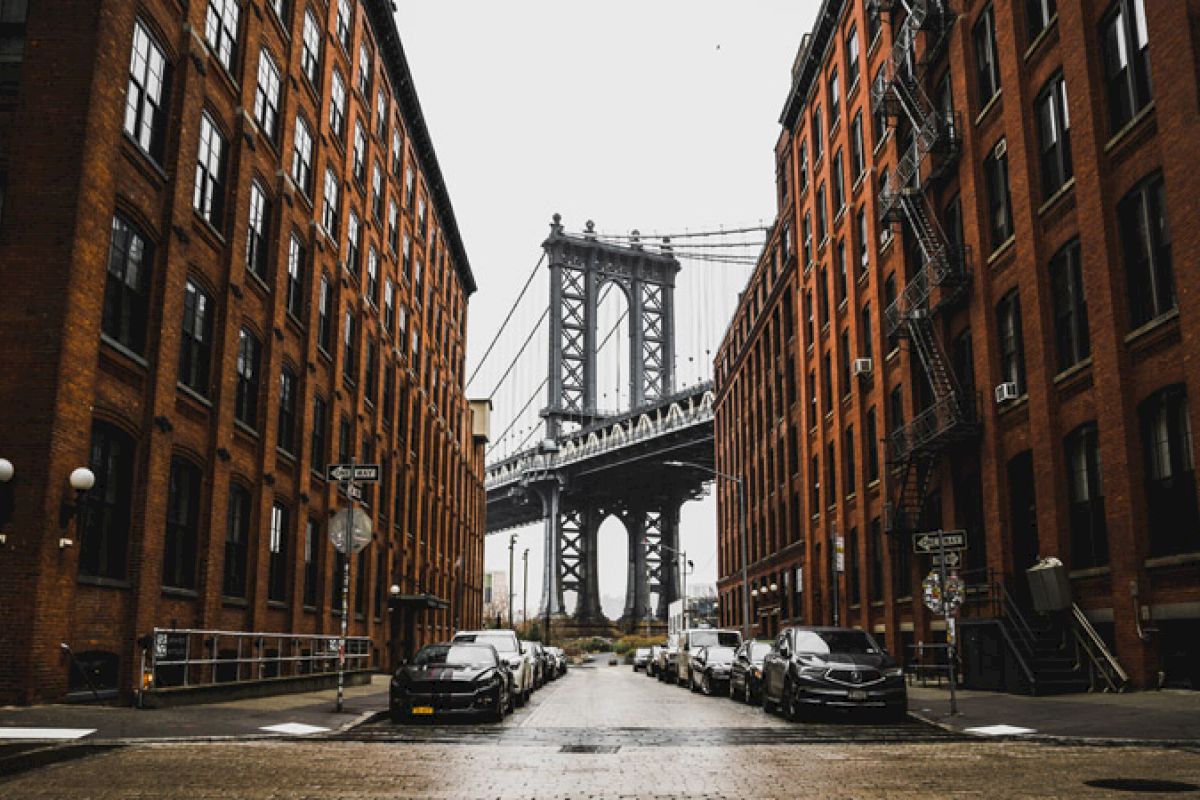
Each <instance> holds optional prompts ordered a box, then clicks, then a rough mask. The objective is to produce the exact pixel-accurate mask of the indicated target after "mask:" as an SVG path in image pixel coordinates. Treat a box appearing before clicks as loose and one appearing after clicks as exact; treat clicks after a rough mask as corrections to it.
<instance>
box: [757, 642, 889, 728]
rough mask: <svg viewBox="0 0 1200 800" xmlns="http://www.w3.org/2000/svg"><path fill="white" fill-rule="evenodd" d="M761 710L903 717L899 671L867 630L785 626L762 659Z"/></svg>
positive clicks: (797, 716) (795, 716)
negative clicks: (875, 713) (847, 711)
mask: <svg viewBox="0 0 1200 800" xmlns="http://www.w3.org/2000/svg"><path fill="white" fill-rule="evenodd" d="M762 690H763V708H765V709H766V710H768V711H772V710H774V709H776V708H779V707H782V708H783V709H784V712H785V713H786V714H787V716H788V717H789V718H791V719H800V718H801V717H804V716H807V714H808V712H809V711H812V710H815V709H820V708H839V709H874V710H876V711H880V712H883V713H884V714H885V715H886V717H887V719H888V720H889V721H894V722H899V721H901V720H903V719H905V718H906V717H907V714H908V693H907V690H906V689H905V686H904V671H903V669H902V668H901V667H900V666H898V665H897V664H896V662H895V661H893V660H892V658H891V656H889V655H888V654H887V652H886V651H885V650H884V649H883V648H882V647H880V646H879V644H878V643H877V642H876V641H875V640H874V639H873V638H871V635H870V634H869V633H867V632H866V631H861V630H856V629H853V628H807V627H806V628H785V629H784V630H783V632H782V633H780V634H779V636H778V637H777V638H776V639H775V643H774V644H773V645H772V646H771V652H769V653H767V655H766V657H765V658H764V659H763V677H762Z"/></svg>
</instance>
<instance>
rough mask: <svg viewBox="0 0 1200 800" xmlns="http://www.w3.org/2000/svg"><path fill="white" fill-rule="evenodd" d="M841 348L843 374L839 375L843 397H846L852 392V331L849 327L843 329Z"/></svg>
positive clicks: (840, 359)
mask: <svg viewBox="0 0 1200 800" xmlns="http://www.w3.org/2000/svg"><path fill="white" fill-rule="evenodd" d="M840 350H841V352H840V354H839V355H840V358H839V359H838V361H839V362H840V363H839V366H840V367H841V375H840V376H838V377H839V379H840V380H841V383H842V386H841V389H842V397H846V396H847V395H849V394H850V331H849V330H848V329H847V330H843V331H842V336H841V348H840Z"/></svg>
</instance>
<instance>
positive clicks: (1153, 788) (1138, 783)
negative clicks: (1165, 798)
mask: <svg viewBox="0 0 1200 800" xmlns="http://www.w3.org/2000/svg"><path fill="white" fill-rule="evenodd" d="M1084 784H1085V785H1087V786H1094V787H1095V788H1097V789H1115V790H1116V791H1118V792H1194V791H1196V790H1197V789H1200V786H1197V785H1196V784H1194V783H1183V782H1181V781H1164V780H1160V779H1158V778H1096V779H1095V780H1091V781H1084Z"/></svg>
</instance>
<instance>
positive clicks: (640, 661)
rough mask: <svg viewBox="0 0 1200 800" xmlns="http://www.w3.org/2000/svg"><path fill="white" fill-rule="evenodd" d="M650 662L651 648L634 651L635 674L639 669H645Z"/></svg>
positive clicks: (640, 648)
mask: <svg viewBox="0 0 1200 800" xmlns="http://www.w3.org/2000/svg"><path fill="white" fill-rule="evenodd" d="M649 661H650V648H649V647H639V648H638V649H637V650H634V651H633V671H634V672H637V671H638V670H639V669H645V668H646V664H647V663H648V662H649Z"/></svg>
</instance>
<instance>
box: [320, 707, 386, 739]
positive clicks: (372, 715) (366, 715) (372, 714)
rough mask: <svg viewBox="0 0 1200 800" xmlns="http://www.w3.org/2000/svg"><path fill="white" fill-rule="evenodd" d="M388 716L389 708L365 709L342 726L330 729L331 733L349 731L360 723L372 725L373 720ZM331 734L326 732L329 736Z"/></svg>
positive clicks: (376, 720)
mask: <svg viewBox="0 0 1200 800" xmlns="http://www.w3.org/2000/svg"><path fill="white" fill-rule="evenodd" d="M387 716H388V712H387V710H383V711H364V712H363V713H361V714H359V715H358V716H357V717H355V718H354V719H352V720H350V721H349V722H346V723H343V724H342V726H341V727H339V728H337V729H336V730H333V731H330V734H339V733H348V732H349V731H352V730H354V729H355V728H357V727H358V726H359V725H370V724H371V723H372V722H379V721H380V720H383V719H386V718H387ZM330 734H326V735H327V736H328V735H330Z"/></svg>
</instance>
